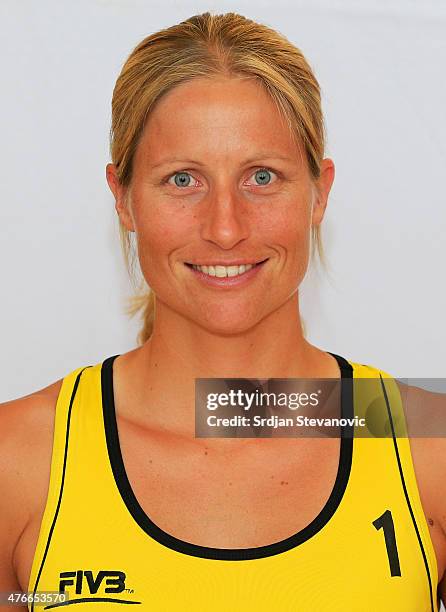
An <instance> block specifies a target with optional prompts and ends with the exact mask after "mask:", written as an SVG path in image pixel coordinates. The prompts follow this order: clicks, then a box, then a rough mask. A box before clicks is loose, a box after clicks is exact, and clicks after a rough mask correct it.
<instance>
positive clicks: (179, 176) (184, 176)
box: [168, 172, 191, 187]
mask: <svg viewBox="0 0 446 612" xmlns="http://www.w3.org/2000/svg"><path fill="white" fill-rule="evenodd" d="M172 177H174V181H175V185H176V186H177V187H189V185H190V182H191V175H190V174H189V172H175V174H172V176H171V177H170V178H169V181H170V179H171V178H172ZM169 181H168V182H169Z"/></svg>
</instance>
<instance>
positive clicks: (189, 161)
mask: <svg viewBox="0 0 446 612" xmlns="http://www.w3.org/2000/svg"><path fill="white" fill-rule="evenodd" d="M261 159H280V160H283V161H295V160H294V158H292V157H288V156H287V155H278V154H277V153H274V152H271V151H269V152H265V153H258V154H257V155H255V156H254V157H250V158H249V159H246V160H245V161H244V162H243V163H244V164H251V163H253V162H255V161H260V160H261ZM296 160H297V156H296ZM179 162H181V163H182V164H194V165H196V166H204V165H206V164H204V163H203V162H200V161H197V160H194V159H186V158H183V157H168V158H166V159H163V160H161V161H160V162H158V163H157V164H155V165H153V166H152V168H159V167H160V166H164V165H166V164H170V163H179Z"/></svg>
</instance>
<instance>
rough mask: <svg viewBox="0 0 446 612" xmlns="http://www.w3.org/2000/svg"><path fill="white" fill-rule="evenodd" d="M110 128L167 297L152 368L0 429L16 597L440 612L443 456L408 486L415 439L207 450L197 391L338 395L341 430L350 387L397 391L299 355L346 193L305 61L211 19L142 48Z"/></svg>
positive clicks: (126, 373) (32, 409)
mask: <svg viewBox="0 0 446 612" xmlns="http://www.w3.org/2000/svg"><path fill="white" fill-rule="evenodd" d="M112 111H113V117H112V139H111V153H112V162H113V163H111V164H109V165H108V166H107V171H106V173H107V181H108V184H109V186H110V189H111V191H112V192H113V195H114V197H115V201H116V210H117V213H118V215H119V220H120V224H121V226H120V227H121V235H122V239H123V245H124V252H125V254H126V257H127V260H128V262H129V266H130V267H131V266H132V255H131V234H134V237H135V240H136V247H137V255H138V260H139V265H140V267H141V270H142V273H143V276H144V278H145V280H146V282H147V284H148V285H149V286H150V288H151V290H152V292H151V293H150V294H148V295H144V296H142V297H141V298H140V299H139V301H138V302H137V304H136V307H138V306H143V308H144V326H143V329H142V331H141V334H140V338H139V340H140V346H138V348H136V349H135V350H133V351H130V352H128V353H126V354H124V355H118V356H113V357H109V358H107V359H105V360H104V362H102V363H99V364H96V365H94V366H87V367H80V368H78V369H77V370H75V371H74V372H72V373H70V374H69V375H67V376H66V377H65V378H64V379H63V380H61V381H57V382H56V383H54V384H53V385H51V386H50V387H48V388H46V389H44V390H41V391H39V392H37V393H35V394H33V395H31V396H28V397H26V398H21V399H19V400H16V401H15V402H11V403H9V404H8V405H4V406H3V409H2V411H1V431H3V432H6V435H5V439H4V441H3V444H2V451H1V452H2V457H3V464H4V466H5V467H4V469H3V472H2V490H4V491H5V492H6V494H5V495H4V496H3V500H2V505H1V510H0V511H1V519H2V524H3V525H5V528H4V529H3V530H2V535H1V538H2V540H1V542H0V549H1V553H0V554H1V555H2V557H1V561H0V568H1V569H0V572H1V573H0V586H1V589H0V590H3V591H7V590H11V591H12V590H23V591H27V590H29V591H30V592H33V593H38V592H41V591H60V592H62V593H65V594H68V595H69V598H70V601H72V602H75V603H76V610H78V611H80V610H82V609H85V610H87V609H90V608H91V604H92V603H95V605H96V609H104V610H106V609H107V610H108V609H115V607H116V605H117V604H121V605H126V604H137V605H141V606H142V609H144V610H169V611H170V610H194V611H197V610H214V609H220V608H222V609H223V608H224V609H233V610H271V609H277V610H316V609H321V610H323V609H330V610H355V611H356V610H361V611H363V610H392V611H393V612H394V611H396V610H417V611H421V610H426V611H427V610H434V609H435V610H436V609H438V605H439V600H438V597H437V584H438V582H439V579H441V577H442V576H443V573H444V569H445V566H446V546H445V540H444V532H443V527H444V525H445V524H446V521H445V519H444V508H442V504H441V499H440V500H439V496H438V487H439V486H440V483H441V476H442V474H443V473H444V472H443V471H442V470H441V467H442V466H441V464H440V465H439V463H440V462H439V461H437V464H432V457H433V455H432V453H433V452H435V453H438V454H437V455H436V457H439V456H440V454H439V453H440V451H441V450H442V449H441V447H440V442H438V443H437V445H436V447H435V448H434V447H433V445H429V446H428V445H426V444H423V441H420V440H417V441H412V442H411V445H412V456H413V459H414V463H415V469H414V467H413V465H412V459H411V447H410V446H409V442H408V440H407V439H404V438H402V439H398V441H397V440H396V438H395V437H392V438H382V439H373V440H366V439H360V438H357V437H353V438H352V436H351V435H345V436H344V435H343V436H342V437H341V439H339V438H329V439H323V438H300V439H296V438H287V439H285V438H280V439H272V438H255V439H243V440H240V439H234V438H198V437H195V412H194V401H195V380H196V379H198V378H221V377H232V378H260V379H263V378H265V379H267V378H329V379H335V380H337V379H339V380H340V381H341V383H342V405H341V414H342V415H343V416H348V415H353V410H355V411H356V410H359V408H357V406H356V405H354V403H353V399H352V395H351V394H350V393H349V392H348V389H349V384H348V383H349V381H350V382H351V381H352V379H353V378H360V377H365V378H372V377H376V378H377V379H379V376H380V374H381V375H382V376H384V377H385V378H388V379H389V383H390V377H388V375H386V374H385V373H382V372H381V371H380V370H377V369H376V368H373V367H370V366H364V365H361V364H357V363H353V362H349V361H348V360H347V359H345V358H343V357H341V356H339V355H335V354H332V353H329V352H326V351H323V350H321V349H319V348H318V347H316V346H313V345H311V344H310V343H309V342H308V341H307V340H306V339H305V337H304V334H303V331H302V323H301V320H300V314H299V293H298V287H299V285H300V283H301V281H302V279H303V278H304V276H305V273H306V270H307V267H308V263H309V254H310V251H311V247H315V246H316V247H317V248H318V249H319V252H320V254H321V255H322V251H321V243H320V234H319V231H320V230H319V228H320V225H321V222H322V220H323V216H324V212H325V209H326V206H327V201H328V196H329V192H330V188H331V185H332V183H333V179H334V164H333V162H332V161H331V160H330V159H324V130H323V118H322V113H321V106H320V92H319V86H318V83H317V80H316V78H315V76H314V75H313V74H312V71H311V69H310V67H309V65H308V63H307V62H306V60H305V58H304V57H303V55H302V54H301V52H300V51H299V50H298V49H297V48H296V47H295V46H293V45H292V44H291V43H290V42H288V41H287V40H286V39H285V38H284V37H282V36H281V35H279V34H278V33H276V32H274V31H273V30H271V29H269V28H267V27H265V26H263V25H259V24H257V23H254V22H252V21H250V20H248V19H245V18H244V17H241V16H240V15H236V14H233V13H230V14H226V15H214V16H211V15H210V14H209V13H205V14H203V15H197V16H194V17H191V18H190V19H188V20H186V21H185V22H182V23H180V24H178V25H175V26H173V27H171V28H168V29H166V30H163V31H161V32H158V33H156V34H153V35H151V36H149V37H147V38H146V39H145V40H143V41H142V42H141V43H140V44H139V45H138V46H137V47H136V48H135V50H134V51H133V52H132V53H131V55H130V57H129V58H128V60H127V62H126V63H125V65H124V67H123V69H122V72H121V74H120V76H119V78H118V80H117V83H116V87H115V90H114V94H113V102H112ZM346 390H347V391H346ZM391 403H392V402H391ZM392 408H393V410H395V411H398V407H397V405H393V407H392ZM398 416H400V417H401V413H399V414H395V417H398ZM31 428H32V431H33V436H32V439H31V440H30V439H29V431H30V430H31ZM346 432H347V434H351V433H352V432H351V431H350V430H346ZM53 437H54V445H53V446H52V444H53ZM51 448H52V449H53V450H52V451H51ZM416 478H417V479H418V486H417V480H416ZM418 487H419V488H418ZM426 519H427V520H426ZM62 603H63V602H61V601H54V602H52V603H50V604H48V605H47V606H46V608H53V607H57V606H58V605H61V604H62ZM64 605H67V602H64ZM68 605H70V604H69V603H68ZM34 608H35V603H32V602H31V603H30V604H29V609H30V610H33V609H34ZM46 608H45V609H46Z"/></svg>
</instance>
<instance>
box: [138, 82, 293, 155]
mask: <svg viewBox="0 0 446 612" xmlns="http://www.w3.org/2000/svg"><path fill="white" fill-rule="evenodd" d="M138 148H139V149H140V154H141V155H143V156H144V157H146V158H147V157H148V158H150V160H151V161H152V162H153V163H154V164H155V163H156V162H157V161H158V159H159V158H164V157H165V156H166V155H167V154H169V153H172V152H173V151H175V153H178V154H180V155H181V154H182V153H183V152H184V155H186V154H187V155H188V156H193V157H194V159H196V158H198V156H200V157H201V158H203V157H205V158H206V159H207V160H211V159H212V158H214V157H215V158H217V157H218V158H219V159H221V158H222V157H228V158H229V157H230V158H233V159H237V156H238V155H249V154H251V153H252V154H257V153H258V152H261V151H268V152H277V153H280V154H282V155H288V156H290V157H296V159H297V157H298V156H299V151H298V148H297V146H296V144H295V141H294V139H293V136H292V134H291V133H290V130H289V128H288V124H287V122H286V120H285V118H284V117H283V116H282V114H281V113H280V112H279V110H278V109H277V107H276V105H275V103H274V101H273V100H272V99H271V97H270V96H269V94H268V93H267V92H266V90H265V89H264V87H263V86H262V85H261V84H260V83H259V82H258V81H256V80H254V79H248V78H234V77H231V78H229V77H219V78H212V79H207V78H206V79H202V78H200V79H198V78H197V79H193V80H191V81H188V82H186V83H182V84H181V85H178V86H176V87H175V88H174V89H172V90H171V91H169V92H168V93H167V94H165V95H164V96H163V97H162V98H161V99H160V100H159V101H158V102H157V104H156V105H155V107H154V109H153V110H152V112H151V113H150V115H149V117H148V120H147V123H146V126H145V129H144V133H143V136H142V139H141V141H140V145H139V147H138Z"/></svg>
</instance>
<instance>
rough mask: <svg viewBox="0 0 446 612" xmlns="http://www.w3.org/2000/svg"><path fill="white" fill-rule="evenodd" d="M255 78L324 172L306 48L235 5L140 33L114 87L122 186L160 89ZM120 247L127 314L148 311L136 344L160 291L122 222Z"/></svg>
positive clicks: (148, 329)
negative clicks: (142, 273) (141, 268)
mask: <svg viewBox="0 0 446 612" xmlns="http://www.w3.org/2000/svg"><path fill="white" fill-rule="evenodd" d="M218 75H224V76H229V77H231V76H244V77H246V76H247V77H252V78H256V79H257V80H258V81H259V82H260V83H261V84H262V85H263V86H264V87H265V90H266V91H267V93H268V94H269V95H270V96H271V98H272V100H273V101H274V102H275V104H276V107H277V109H278V110H279V112H280V113H281V114H282V116H283V117H284V118H285V119H286V121H287V124H288V126H289V129H290V130H291V133H292V135H293V136H294V137H295V139H296V142H297V143H301V145H302V146H303V150H304V152H305V156H306V159H307V162H308V167H309V171H310V174H311V177H312V179H313V181H316V180H317V179H318V178H319V176H320V165H321V161H322V159H323V156H324V150H325V126H324V120H323V115H322V110H321V96H320V88H319V83H318V81H317V80H316V77H315V76H314V74H313V72H312V70H311V68H310V66H309V64H308V62H307V61H306V59H305V57H304V56H303V54H302V52H301V51H300V50H299V49H298V48H297V47H295V46H294V45H293V44H292V43H290V42H289V41H288V40H287V39H286V38H285V37H284V36H283V35H282V34H280V33H278V32H276V31H275V30H273V29H271V28H269V27H268V26H265V25H262V24H259V23H256V22H255V21H252V20H250V19H247V18H246V17H243V16H242V15H238V14H237V13H226V14H223V15H211V14H210V13H209V12H206V13H203V14H201V15H194V16H192V17H190V18H189V19H186V20H185V21H182V22H181V23H179V24H177V25H173V26H171V27H169V28H166V29H164V30H160V31H159V32H155V33H154V34H151V35H150V36H147V37H146V38H145V39H144V40H142V41H141V42H140V43H139V44H138V45H137V46H136V47H135V49H134V50H133V51H132V53H131V54H130V55H129V57H128V59H127V61H126V62H125V63H124V66H123V68H122V70H121V73H120V75H119V77H118V79H117V81H116V85H115V88H114V90H113V98H112V125H111V130H110V154H111V159H112V162H113V163H114V164H115V165H116V168H117V175H118V179H119V181H120V183H121V184H122V185H123V186H129V185H130V182H131V178H132V162H133V158H134V154H135V151H136V148H137V146H138V142H139V139H140V137H141V135H142V133H143V130H144V125H145V122H146V118H147V116H148V114H149V113H150V111H151V109H152V108H153V106H154V104H155V102H157V101H158V100H159V99H160V98H161V96H163V95H164V94H165V93H167V92H168V91H170V90H171V89H173V88H174V87H176V86H177V85H180V84H181V83H184V82H186V81H190V80H191V79H194V78H197V77H202V78H203V77H212V76H218ZM119 230H120V238H121V247H122V251H123V255H124V260H125V263H126V267H127V270H128V272H129V275H130V278H131V280H132V282H133V284H134V288H135V290H136V294H135V295H133V296H132V297H131V298H130V300H129V305H128V308H127V314H128V315H130V316H134V315H135V314H136V313H137V312H139V311H141V312H142V320H143V325H142V328H141V330H140V332H139V334H138V337H137V341H138V344H139V345H141V344H144V342H145V341H146V340H147V339H148V338H149V337H150V335H151V333H152V329H153V322H154V317H155V296H154V293H153V291H152V290H151V289H150V288H149V287H148V285H147V283H145V281H144V279H143V278H141V280H140V281H139V283H138V281H136V276H135V269H136V267H137V263H138V262H137V254H136V248H135V246H134V245H132V242H133V241H132V238H131V234H132V232H129V231H128V230H127V229H126V228H125V227H124V226H123V224H122V223H121V222H119ZM311 238H312V240H311V244H312V248H311V257H313V256H314V252H315V250H316V249H317V252H318V255H319V259H320V261H321V263H322V265H323V266H325V265H326V262H325V256H324V252H323V247H322V242H321V236H320V227H319V226H313V227H312V235H311Z"/></svg>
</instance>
